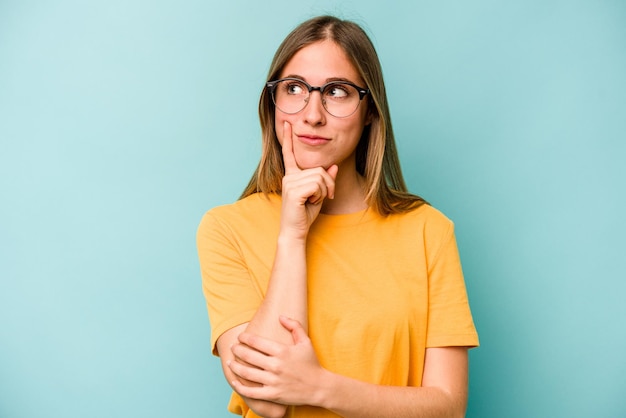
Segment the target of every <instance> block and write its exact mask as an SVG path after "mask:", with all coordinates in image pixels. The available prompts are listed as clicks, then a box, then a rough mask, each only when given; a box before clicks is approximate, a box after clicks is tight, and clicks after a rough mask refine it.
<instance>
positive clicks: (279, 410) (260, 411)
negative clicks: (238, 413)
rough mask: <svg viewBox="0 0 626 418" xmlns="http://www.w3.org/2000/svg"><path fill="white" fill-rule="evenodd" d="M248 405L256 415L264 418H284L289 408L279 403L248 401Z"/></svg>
mask: <svg viewBox="0 0 626 418" xmlns="http://www.w3.org/2000/svg"><path fill="white" fill-rule="evenodd" d="M246 404H247V405H248V407H249V408H250V409H252V410H253V411H254V413H255V414H257V415H259V416H261V417H263V418H283V417H284V416H285V414H286V413H287V406H286V405H281V404H279V403H274V402H268V401H261V400H256V399H246Z"/></svg>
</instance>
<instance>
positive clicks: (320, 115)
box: [303, 91, 326, 125]
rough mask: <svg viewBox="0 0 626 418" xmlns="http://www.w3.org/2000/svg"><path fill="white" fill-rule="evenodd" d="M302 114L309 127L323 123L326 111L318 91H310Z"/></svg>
mask: <svg viewBox="0 0 626 418" xmlns="http://www.w3.org/2000/svg"><path fill="white" fill-rule="evenodd" d="M303 112H304V119H305V121H306V122H307V123H309V124H311V125H319V124H321V123H324V121H325V118H326V114H325V113H326V110H325V109H324V103H323V98H322V94H321V93H320V92H319V91H312V92H311V93H310V94H309V99H308V101H307V104H306V106H305V107H304V111H303Z"/></svg>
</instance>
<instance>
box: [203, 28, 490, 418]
mask: <svg viewBox="0 0 626 418" xmlns="http://www.w3.org/2000/svg"><path fill="white" fill-rule="evenodd" d="M268 80H269V81H268V83H267V86H266V88H265V89H264V91H263V93H262V95H261V100H260V104H259V114H260V119H261V128H262V134H263V151H262V157H261V161H260V163H259V166H258V168H257V170H256V172H255V173H254V175H253V177H252V179H251V181H250V184H249V185H248V187H247V188H246V190H245V191H244V193H243V194H242V196H241V199H240V200H239V201H237V202H236V203H234V204H232V205H227V206H222V207H217V208H214V209H212V210H211V211H209V212H208V213H207V214H206V215H205V216H204V218H203V219H202V222H201V224H200V227H199V230H198V237H197V238H198V251H199V256H200V264H201V269H202V278H203V289H204V293H205V297H206V300H207V306H208V310H209V317H210V321H211V328H212V344H213V353H214V354H216V355H219V356H220V358H221V361H222V367H223V371H224V375H225V377H226V379H227V380H228V382H229V383H230V385H231V386H232V388H233V390H234V393H233V396H232V398H231V402H230V405H229V410H230V411H231V412H234V413H237V414H241V415H242V416H246V417H255V416H262V417H283V416H289V417H336V416H343V417H359V418H363V417H376V418H382V417H395V418H397V417H444V416H445V417H461V416H464V414H465V408H466V402H467V386H468V355H467V350H468V348H469V347H474V346H477V345H478V337H477V334H476V330H475V328H474V324H473V321H472V317H471V313H470V309H469V305H468V301H467V295H466V290H465V284H464V281H463V275H462V272H461V266H460V261H459V257H458V252H457V247H456V242H455V237H454V232H453V225H452V223H451V222H450V221H449V220H448V219H447V218H446V217H445V216H443V215H442V214H441V213H440V212H438V211H437V210H436V209H434V208H432V207H431V206H429V205H428V204H427V203H426V202H425V201H424V200H423V199H421V198H420V197H417V196H415V195H412V194H409V193H408V192H407V191H406V186H405V184H404V180H403V178H402V174H401V172H400V166H399V163H398V157H397V152H396V148H395V144H394V137H393V131H392V128H391V120H390V116H389V110H388V105H387V98H386V93H385V87H384V83H383V77H382V71H381V67H380V63H379V61H378V57H377V55H376V52H375V50H374V47H373V45H372V43H371V41H370V39H369V38H368V36H367V35H366V34H365V32H364V31H363V30H362V29H361V28H360V27H359V26H358V25H356V24H354V23H352V22H349V21H343V20H339V19H337V18H334V17H330V16H322V17H318V18H314V19H311V20H309V21H306V22H304V23H302V24H301V25H300V26H298V27H297V28H296V29H295V30H294V31H293V32H292V33H291V34H289V35H288V36H287V38H286V39H285V40H284V42H283V43H282V44H281V46H280V47H279V48H278V51H277V52H276V55H275V56H274V60H273V62H272V65H271V68H270V71H269V76H268Z"/></svg>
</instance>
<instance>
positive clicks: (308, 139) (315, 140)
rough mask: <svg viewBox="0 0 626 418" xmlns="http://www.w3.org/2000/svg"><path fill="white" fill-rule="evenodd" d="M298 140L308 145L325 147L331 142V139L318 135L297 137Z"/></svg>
mask: <svg viewBox="0 0 626 418" xmlns="http://www.w3.org/2000/svg"><path fill="white" fill-rule="evenodd" d="M296 136H297V137H298V139H299V140H300V141H301V142H303V143H305V144H307V145H323V144H326V143H327V142H329V141H330V139H329V138H324V137H323V136H317V135H296Z"/></svg>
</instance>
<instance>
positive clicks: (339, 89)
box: [327, 85, 349, 98]
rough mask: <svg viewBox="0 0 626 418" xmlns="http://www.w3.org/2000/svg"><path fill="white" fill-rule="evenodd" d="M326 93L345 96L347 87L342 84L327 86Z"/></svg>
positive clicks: (347, 93)
mask: <svg viewBox="0 0 626 418" xmlns="http://www.w3.org/2000/svg"><path fill="white" fill-rule="evenodd" d="M327 95H328V96H330V97H336V98H341V97H347V96H348V95H349V91H348V88H347V87H345V86H342V85H335V86H330V87H328V90H327Z"/></svg>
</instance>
